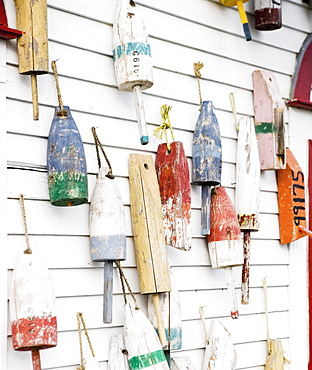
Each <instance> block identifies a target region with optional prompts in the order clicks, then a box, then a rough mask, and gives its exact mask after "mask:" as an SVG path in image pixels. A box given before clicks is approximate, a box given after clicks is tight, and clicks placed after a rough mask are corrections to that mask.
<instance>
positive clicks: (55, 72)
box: [51, 60, 68, 117]
mask: <svg viewBox="0 0 312 370" xmlns="http://www.w3.org/2000/svg"><path fill="white" fill-rule="evenodd" d="M51 67H52V70H53V73H54V78H55V85H56V92H57V99H58V102H59V106H60V108H61V110H60V112H58V113H57V114H58V115H59V116H61V117H67V115H68V112H67V110H66V109H64V104H63V99H62V96H61V89H60V84H59V79H58V73H57V68H56V60H53V61H52V63H51Z"/></svg>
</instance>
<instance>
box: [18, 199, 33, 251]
mask: <svg viewBox="0 0 312 370" xmlns="http://www.w3.org/2000/svg"><path fill="white" fill-rule="evenodd" d="M19 201H20V204H21V208H22V215H23V223H24V230H25V238H26V245H27V248H26V249H25V251H24V253H25V254H32V250H31V248H30V243H29V236H28V231H27V221H26V211H25V204H24V196H23V194H20V195H19Z"/></svg>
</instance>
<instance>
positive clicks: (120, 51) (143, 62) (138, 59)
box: [113, 0, 153, 145]
mask: <svg viewBox="0 0 312 370" xmlns="http://www.w3.org/2000/svg"><path fill="white" fill-rule="evenodd" d="M113 56H114V65H115V74H116V80H117V85H118V88H119V89H120V90H122V91H133V92H134V94H135V107H136V112H137V119H138V124H139V130H140V137H141V144H142V145H145V144H147V143H148V141H149V140H148V134H147V127H146V122H145V113H144V106H143V97H142V90H145V89H148V88H150V87H151V86H152V85H153V64H152V55H151V47H150V44H149V43H148V35H147V32H146V29H145V24H144V21H143V19H142V18H141V17H140V15H139V12H138V7H137V6H136V5H135V4H134V2H131V1H130V0H120V1H119V4H118V8H117V13H116V18H115V22H114V25H113Z"/></svg>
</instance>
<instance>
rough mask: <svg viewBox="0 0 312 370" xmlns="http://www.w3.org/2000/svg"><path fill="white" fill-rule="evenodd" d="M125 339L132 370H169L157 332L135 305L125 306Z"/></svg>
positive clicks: (128, 304)
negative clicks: (146, 369)
mask: <svg viewBox="0 0 312 370" xmlns="http://www.w3.org/2000/svg"><path fill="white" fill-rule="evenodd" d="M124 337H125V345H126V349H127V352H128V361H129V367H130V369H131V370H136V369H145V368H148V369H149V370H169V366H168V364H167V361H166V357H165V354H164V351H163V349H162V346H161V343H160V342H159V338H158V336H157V334H156V331H155V330H154V328H153V326H152V324H151V323H150V321H149V320H148V318H147V317H146V316H145V315H144V313H143V312H142V311H141V309H140V308H139V307H137V306H135V305H134V304H133V303H127V304H126V305H125V324H124Z"/></svg>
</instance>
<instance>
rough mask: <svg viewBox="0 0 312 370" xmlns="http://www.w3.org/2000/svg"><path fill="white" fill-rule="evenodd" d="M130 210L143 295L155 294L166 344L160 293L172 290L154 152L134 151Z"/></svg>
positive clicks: (159, 328)
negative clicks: (151, 153)
mask: <svg viewBox="0 0 312 370" xmlns="http://www.w3.org/2000/svg"><path fill="white" fill-rule="evenodd" d="M129 180H130V209H131V220H132V228H133V237H134V249H135V255H136V262H137V267H138V273H139V282H140V290H141V294H152V298H153V302H154V306H155V313H156V316H157V324H158V331H159V336H160V341H161V343H162V344H165V343H166V335H165V329H164V323H163V318H162V316H161V310H160V302H159V293H165V292H170V291H171V284H170V272H169V264H168V258H167V251H166V245H165V236H164V223H163V219H162V212H161V200H160V193H159V185H158V181H157V175H156V170H155V164H154V161H153V158H152V156H151V155H141V154H130V158H129Z"/></svg>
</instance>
